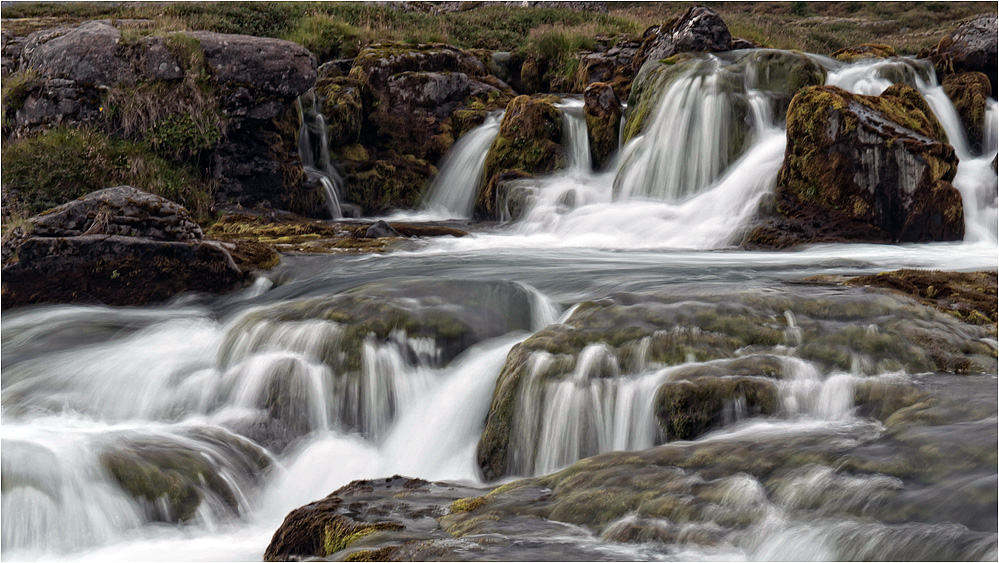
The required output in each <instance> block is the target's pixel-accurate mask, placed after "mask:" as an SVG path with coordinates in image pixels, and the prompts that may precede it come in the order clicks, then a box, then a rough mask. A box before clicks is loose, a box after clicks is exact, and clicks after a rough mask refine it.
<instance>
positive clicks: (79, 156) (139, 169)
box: [3, 127, 212, 221]
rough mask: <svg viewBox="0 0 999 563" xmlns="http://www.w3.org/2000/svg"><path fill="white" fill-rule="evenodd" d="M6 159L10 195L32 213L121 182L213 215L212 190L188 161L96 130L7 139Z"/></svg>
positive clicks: (194, 212)
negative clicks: (172, 157)
mask: <svg viewBox="0 0 999 563" xmlns="http://www.w3.org/2000/svg"><path fill="white" fill-rule="evenodd" d="M3 163H4V172H3V182H4V187H5V189H6V190H9V191H8V194H9V197H10V198H11V200H13V201H15V202H17V204H18V205H19V206H21V207H23V208H24V209H25V210H26V211H27V212H28V213H32V214H34V213H39V212H41V211H44V210H46V209H48V208H50V207H54V206H56V205H60V204H63V203H65V202H67V201H70V200H72V199H75V198H78V197H80V196H83V195H85V194H88V193H90V192H92V191H95V190H101V189H104V188H107V187H110V186H114V185H119V184H128V185H131V186H134V187H136V188H139V189H141V190H145V191H148V192H150V193H154V194H157V195H160V196H163V197H165V198H167V199H170V200H173V201H177V202H180V203H181V204H183V205H184V206H185V207H187V208H188V210H190V211H191V213H192V215H194V216H195V217H196V218H198V220H199V221H204V220H205V219H207V218H208V217H209V214H210V209H211V202H212V196H211V194H210V190H209V189H208V187H207V186H206V185H205V184H204V183H203V182H201V181H200V180H199V179H198V175H197V173H196V172H195V171H194V170H193V169H192V168H191V167H190V166H189V165H186V164H181V163H175V162H170V161H168V160H166V159H164V158H162V157H160V156H158V155H157V154H156V153H155V152H154V151H153V148H152V147H151V146H150V145H149V144H148V143H143V142H135V141H128V140H122V139H115V138H112V137H109V136H107V135H106V134H104V133H102V132H100V131H97V130H96V129H93V128H86V127H79V128H69V127H57V128H55V129H52V130H49V131H46V132H44V133H41V134H39V135H35V136H32V137H29V138H25V139H21V140H17V141H8V142H5V143H4V145H3Z"/></svg>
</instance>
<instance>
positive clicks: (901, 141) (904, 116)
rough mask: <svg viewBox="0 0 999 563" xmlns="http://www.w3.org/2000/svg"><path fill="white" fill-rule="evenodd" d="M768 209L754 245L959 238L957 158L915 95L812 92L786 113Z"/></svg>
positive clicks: (904, 90)
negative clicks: (777, 171)
mask: <svg viewBox="0 0 999 563" xmlns="http://www.w3.org/2000/svg"><path fill="white" fill-rule="evenodd" d="M787 138H788V143H787V149H786V152H785V157H784V164H783V166H782V167H781V170H780V174H779V176H778V180H777V190H776V195H775V202H774V208H773V210H772V211H770V216H769V217H766V218H765V219H764V221H763V224H762V225H760V226H758V227H756V228H755V229H754V230H753V231H752V232H751V233H750V234H749V235H748V236H747V238H746V244H747V245H748V246H750V247H764V248H784V247H788V246H792V245H795V244H801V243H808V242H833V241H856V242H860V241H864V242H888V243H898V242H925V241H933V240H960V239H961V238H962V237H963V236H964V208H963V204H962V200H961V194H960V193H959V192H958V191H957V190H956V189H955V188H954V187H953V186H952V185H951V184H950V181H951V180H952V179H953V178H954V175H955V174H956V172H957V157H956V156H955V155H954V149H953V147H951V146H950V145H949V144H947V138H946V135H945V133H944V132H943V128H942V127H941V126H940V123H939V122H938V121H937V119H936V117H935V116H934V115H933V112H932V111H931V110H930V109H929V106H928V105H927V104H926V101H925V100H923V98H922V96H920V95H919V93H918V92H917V91H916V90H915V89H913V88H911V87H909V86H905V85H900V84H896V85H895V86H892V87H891V88H889V89H888V90H886V91H885V92H884V93H883V94H882V95H881V96H860V95H853V94H850V93H848V92H846V91H844V90H842V89H839V88H836V87H831V86H822V87H812V88H809V89H807V90H805V91H804V92H802V93H800V94H798V95H797V96H795V98H794V100H793V101H792V102H791V106H790V108H789V109H788V123H787Z"/></svg>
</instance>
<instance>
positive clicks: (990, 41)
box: [919, 13, 999, 92]
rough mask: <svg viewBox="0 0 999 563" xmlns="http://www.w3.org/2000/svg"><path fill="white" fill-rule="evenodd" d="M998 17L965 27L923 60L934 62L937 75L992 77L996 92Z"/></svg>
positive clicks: (981, 18) (982, 17)
mask: <svg viewBox="0 0 999 563" xmlns="http://www.w3.org/2000/svg"><path fill="white" fill-rule="evenodd" d="M997 18H999V16H997V15H996V14H994V13H993V14H982V15H980V16H978V17H976V18H974V19H972V20H971V21H968V22H966V23H963V24H961V26H960V27H958V28H957V29H956V30H954V32H953V33H951V34H950V35H948V36H946V37H944V38H943V39H941V40H940V43H938V44H937V45H936V46H935V47H933V48H931V49H926V50H924V51H922V52H920V53H919V56H920V58H928V59H930V60H931V61H933V65H934V66H935V67H936V69H937V74H940V75H943V74H951V73H958V72H981V73H984V74H985V75H986V76H988V77H989V80H990V81H991V83H992V84H991V85H992V91H993V92H995V91H996V89H997V88H996V87H997V84H996V68H997V61H999V59H997V56H996V54H997V51H999V47H997V34H999V31H997V30H999V24H997Z"/></svg>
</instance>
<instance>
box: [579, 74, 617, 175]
mask: <svg viewBox="0 0 999 563" xmlns="http://www.w3.org/2000/svg"><path fill="white" fill-rule="evenodd" d="M583 114H584V116H585V118H586V132H587V135H588V136H589V138H590V157H591V158H592V161H593V167H594V168H595V169H600V168H603V167H604V165H605V164H606V163H607V161H608V160H609V159H610V157H611V156H613V154H614V152H615V151H616V150H617V142H618V131H619V129H620V126H621V114H622V110H621V100H619V99H618V97H617V94H615V93H614V88H613V87H612V86H611V85H610V84H605V83H601V82H597V83H594V84H591V85H589V86H588V87H587V88H586V91H584V92H583Z"/></svg>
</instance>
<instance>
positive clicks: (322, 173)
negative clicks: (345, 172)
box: [296, 89, 344, 219]
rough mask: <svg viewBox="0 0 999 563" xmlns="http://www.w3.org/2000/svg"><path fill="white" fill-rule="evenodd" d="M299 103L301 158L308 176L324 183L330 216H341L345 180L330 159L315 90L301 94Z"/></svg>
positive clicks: (327, 134) (323, 118)
mask: <svg viewBox="0 0 999 563" xmlns="http://www.w3.org/2000/svg"><path fill="white" fill-rule="evenodd" d="M296 103H297V104H298V116H299V121H300V123H301V126H300V127H299V131H298V154H299V156H300V157H301V158H302V168H303V169H304V171H305V174H306V177H308V178H309V179H310V180H312V181H316V182H319V184H320V185H321V186H322V188H323V194H324V195H325V197H326V207H327V208H328V209H329V212H330V216H331V217H332V218H333V219H338V218H340V217H342V216H343V209H342V207H341V205H340V200H341V198H342V197H343V187H344V183H343V178H342V177H341V176H340V173H339V172H337V170H336V168H335V167H334V166H333V163H332V161H331V160H330V148H329V133H328V131H327V129H326V118H325V117H324V116H323V113H322V111H321V110H320V106H319V101H318V99H317V94H316V91H315V89H313V90H309V91H308V92H306V93H305V94H304V95H303V96H301V97H299V98H298V100H297V102H296Z"/></svg>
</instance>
